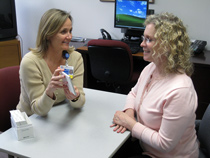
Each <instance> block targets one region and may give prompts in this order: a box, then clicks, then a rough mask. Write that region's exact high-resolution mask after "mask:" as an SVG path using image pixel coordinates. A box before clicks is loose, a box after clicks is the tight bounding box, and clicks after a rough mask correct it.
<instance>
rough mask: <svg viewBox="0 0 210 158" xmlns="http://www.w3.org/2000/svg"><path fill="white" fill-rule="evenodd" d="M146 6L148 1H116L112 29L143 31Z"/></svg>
mask: <svg viewBox="0 0 210 158" xmlns="http://www.w3.org/2000/svg"><path fill="white" fill-rule="evenodd" d="M148 5H149V2H148V0H116V1H115V15H114V16H115V18H114V19H115V20H114V27H118V28H127V29H141V30H142V29H145V27H144V21H145V19H146V17H147V13H148Z"/></svg>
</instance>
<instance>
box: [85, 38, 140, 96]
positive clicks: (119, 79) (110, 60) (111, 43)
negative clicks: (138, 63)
mask: <svg viewBox="0 0 210 158" xmlns="http://www.w3.org/2000/svg"><path fill="white" fill-rule="evenodd" d="M88 56H89V59H90V69H91V74H92V76H93V77H94V78H95V79H97V81H98V82H104V83H105V84H106V87H112V89H113V90H111V88H110V89H109V90H108V91H114V92H117V93H125V94H126V93H127V92H123V91H122V88H121V87H122V86H125V85H129V84H133V85H134V84H135V83H136V82H137V80H138V77H139V75H140V72H141V71H140V70H138V71H134V70H133V57H132V53H131V50H130V48H129V46H128V45H127V44H125V43H124V42H122V41H116V40H104V39H98V40H90V41H89V42H88ZM133 85H132V86H133ZM129 91H130V89H129Z"/></svg>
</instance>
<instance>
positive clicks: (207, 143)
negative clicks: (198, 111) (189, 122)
mask: <svg viewBox="0 0 210 158" xmlns="http://www.w3.org/2000/svg"><path fill="white" fill-rule="evenodd" d="M198 140H199V141H200V143H201V149H202V148H203V150H204V151H205V154H207V156H208V157H210V104H209V106H208V107H207V109H206V111H205V113H204V115H203V117H202V120H201V121H200V125H199V130H198Z"/></svg>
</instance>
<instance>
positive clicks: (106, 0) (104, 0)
mask: <svg viewBox="0 0 210 158" xmlns="http://www.w3.org/2000/svg"><path fill="white" fill-rule="evenodd" d="M100 1H101V2H114V1H115V0H100Z"/></svg>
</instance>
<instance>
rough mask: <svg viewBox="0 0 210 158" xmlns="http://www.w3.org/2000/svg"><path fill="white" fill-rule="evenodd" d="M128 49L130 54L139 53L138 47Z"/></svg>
mask: <svg viewBox="0 0 210 158" xmlns="http://www.w3.org/2000/svg"><path fill="white" fill-rule="evenodd" d="M130 49H131V53H132V54H136V53H138V52H139V51H140V47H130Z"/></svg>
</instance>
